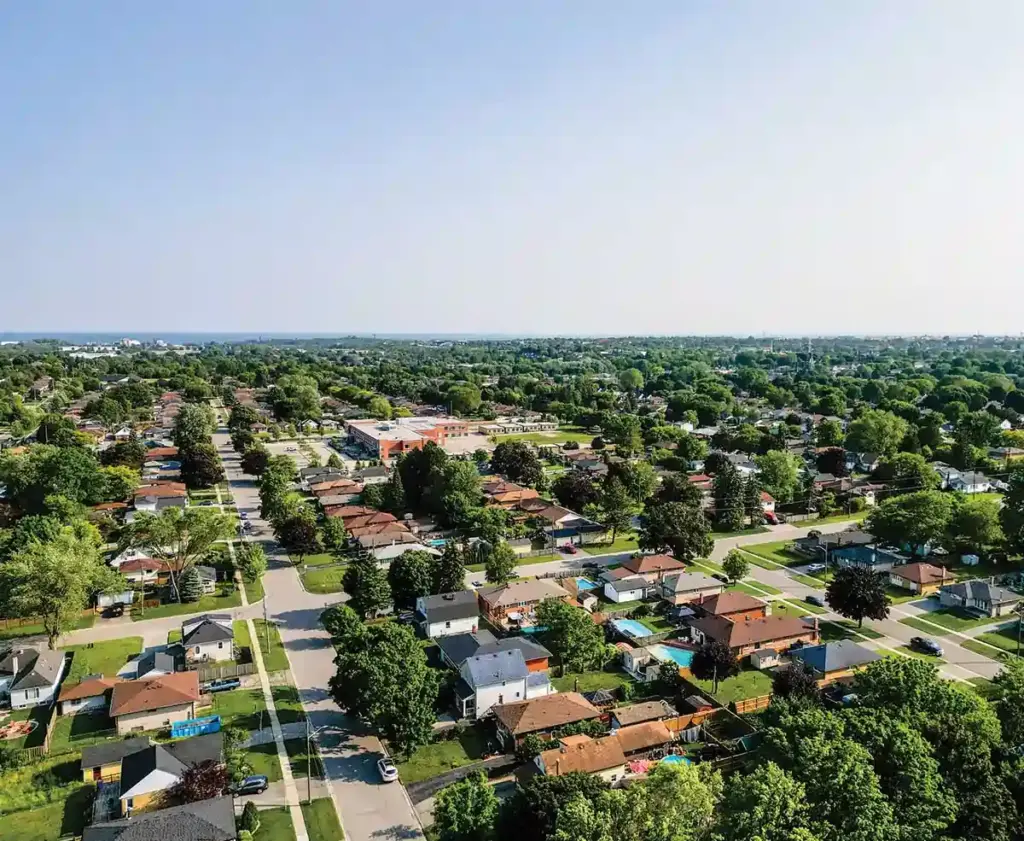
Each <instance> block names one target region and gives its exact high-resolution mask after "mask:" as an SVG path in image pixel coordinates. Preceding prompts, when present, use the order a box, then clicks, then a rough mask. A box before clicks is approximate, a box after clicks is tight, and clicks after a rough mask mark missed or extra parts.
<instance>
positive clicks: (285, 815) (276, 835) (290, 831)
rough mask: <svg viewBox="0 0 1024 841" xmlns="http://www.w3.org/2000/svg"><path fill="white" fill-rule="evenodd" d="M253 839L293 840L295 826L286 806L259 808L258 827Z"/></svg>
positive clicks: (261, 840)
mask: <svg viewBox="0 0 1024 841" xmlns="http://www.w3.org/2000/svg"><path fill="white" fill-rule="evenodd" d="M253 841H295V827H294V826H293V825H292V816H291V813H290V812H289V811H288V807H287V806H276V807H274V808H273V809H260V828H259V829H257V830H256V834H255V835H253Z"/></svg>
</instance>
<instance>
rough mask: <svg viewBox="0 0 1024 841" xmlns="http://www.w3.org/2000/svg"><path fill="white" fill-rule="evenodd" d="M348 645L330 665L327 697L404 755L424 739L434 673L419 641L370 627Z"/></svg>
mask: <svg viewBox="0 0 1024 841" xmlns="http://www.w3.org/2000/svg"><path fill="white" fill-rule="evenodd" d="M348 642H349V643H350V645H347V646H346V647H344V648H343V649H342V650H341V651H340V652H339V653H338V656H337V657H336V658H335V661H334V662H335V665H336V666H337V674H335V676H334V677H332V678H331V681H330V691H331V695H332V697H333V698H334V700H335V702H336V703H337V704H338V706H339V707H341V708H342V709H343V710H345V711H347V712H349V713H351V714H352V715H355V716H357V717H359V718H361V719H363V720H364V721H366V722H368V723H369V724H371V725H373V727H374V728H375V729H376V730H377V732H378V733H380V735H381V737H382V738H384V739H385V740H386V741H387V742H388V744H390V745H391V747H392V749H393V750H395V751H396V752H397V753H401V754H405V755H407V756H408V755H409V754H411V753H412V752H413V751H414V750H416V748H417V747H419V746H420V745H423V744H426V743H427V742H428V741H430V737H431V733H432V731H433V725H434V720H435V718H436V714H435V712H434V704H435V702H436V700H437V693H438V688H439V684H440V677H439V675H440V673H439V672H438V671H437V670H436V669H431V668H430V667H429V666H428V665H427V658H426V655H425V654H424V653H423V648H422V647H421V646H420V644H419V641H418V640H417V639H416V637H415V635H414V634H413V633H412V631H410V630H409V629H408V628H406V627H404V626H402V625H397V624H395V623H392V622H388V623H383V624H378V625H373V626H370V627H368V628H366V630H365V632H364V633H363V634H361V635H360V636H359V637H357V638H355V639H353V638H352V637H349V638H348Z"/></svg>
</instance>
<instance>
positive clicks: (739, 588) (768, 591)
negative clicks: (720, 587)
mask: <svg viewBox="0 0 1024 841" xmlns="http://www.w3.org/2000/svg"><path fill="white" fill-rule="evenodd" d="M725 589H726V592H740V593H746V594H747V595H748V596H754V597H755V598H758V599H762V598H764V597H765V596H779V595H781V594H782V590H780V589H778V588H777V587H772V585H771V584H762V583H761V582H760V581H757V580H753V581H750V582H749V583H748V582H746V581H737V582H736V583H735V584H730V585H729V586H728V587H726V588H725Z"/></svg>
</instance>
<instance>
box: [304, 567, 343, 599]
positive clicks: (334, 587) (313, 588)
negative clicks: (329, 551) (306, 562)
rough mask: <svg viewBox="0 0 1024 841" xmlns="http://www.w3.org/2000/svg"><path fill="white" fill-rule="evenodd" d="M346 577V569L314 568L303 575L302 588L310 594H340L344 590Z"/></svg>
mask: <svg viewBox="0 0 1024 841" xmlns="http://www.w3.org/2000/svg"><path fill="white" fill-rule="evenodd" d="M344 575H345V568H344V567H326V568H323V569H317V568H314V569H311V570H307V571H306V572H304V573H302V586H303V587H305V588H306V590H308V591H309V592H310V593H319V594H321V595H323V594H326V593H340V592H341V591H342V590H343V589H344V588H343V587H342V586H341V579H342V578H343V577H344Z"/></svg>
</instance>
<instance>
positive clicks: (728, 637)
mask: <svg viewBox="0 0 1024 841" xmlns="http://www.w3.org/2000/svg"><path fill="white" fill-rule="evenodd" d="M690 631H691V633H692V634H693V636H694V638H695V639H696V640H697V641H698V642H701V643H703V642H705V641H706V640H715V641H717V642H724V643H725V644H726V645H728V646H729V648H731V649H732V650H733V651H734V652H735V653H736V656H737V657H745V656H746V655H748V654H750V653H751V652H753V651H756V650H757V649H759V648H774V649H775V650H776V651H784V650H786V649H788V648H790V647H791V646H792V645H793V643H796V642H803V643H817V642H818V620H817V619H815V620H814V624H813V625H812V624H808V623H806V622H804V621H803V620H802V619H798V618H797V617H795V616H786V615H781V616H765V617H762V618H760V619H744V620H742V621H740V622H730V621H729V620H728V619H726V618H725V617H722V616H701V617H699V618H697V619H694V620H693V621H692V622H691V623H690Z"/></svg>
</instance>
